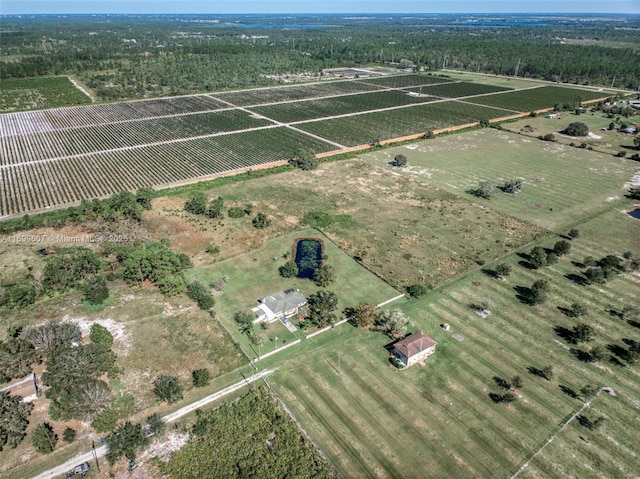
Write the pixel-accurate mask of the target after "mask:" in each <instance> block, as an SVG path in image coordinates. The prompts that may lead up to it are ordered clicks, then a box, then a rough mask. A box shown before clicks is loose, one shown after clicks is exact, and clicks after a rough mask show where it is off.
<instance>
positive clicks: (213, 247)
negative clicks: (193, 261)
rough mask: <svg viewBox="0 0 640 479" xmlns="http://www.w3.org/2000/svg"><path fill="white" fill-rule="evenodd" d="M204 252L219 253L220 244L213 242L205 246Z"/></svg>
mask: <svg viewBox="0 0 640 479" xmlns="http://www.w3.org/2000/svg"><path fill="white" fill-rule="evenodd" d="M206 252H207V253H209V254H218V253H220V246H218V245H215V244H210V245H209V246H207V249H206Z"/></svg>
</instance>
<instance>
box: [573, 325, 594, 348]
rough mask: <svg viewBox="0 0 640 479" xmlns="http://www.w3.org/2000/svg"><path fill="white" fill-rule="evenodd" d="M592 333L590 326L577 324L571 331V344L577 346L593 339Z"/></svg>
mask: <svg viewBox="0 0 640 479" xmlns="http://www.w3.org/2000/svg"><path fill="white" fill-rule="evenodd" d="M593 333H594V330H593V328H592V327H591V326H589V325H588V324H585V323H578V324H576V325H575V326H574V327H573V329H572V330H571V339H572V342H574V343H576V344H579V343H586V342H588V341H591V340H592V339H593Z"/></svg>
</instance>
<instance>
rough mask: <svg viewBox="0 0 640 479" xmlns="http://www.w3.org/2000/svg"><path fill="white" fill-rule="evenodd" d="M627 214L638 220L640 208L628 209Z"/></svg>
mask: <svg viewBox="0 0 640 479" xmlns="http://www.w3.org/2000/svg"><path fill="white" fill-rule="evenodd" d="M629 216H631V217H632V218H635V219H637V220H640V208H636V209H635V210H633V211H629Z"/></svg>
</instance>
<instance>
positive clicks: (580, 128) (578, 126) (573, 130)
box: [564, 121, 589, 136]
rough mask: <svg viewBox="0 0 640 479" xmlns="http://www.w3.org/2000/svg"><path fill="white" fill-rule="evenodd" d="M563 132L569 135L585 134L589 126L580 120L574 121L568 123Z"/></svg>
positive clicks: (587, 132)
mask: <svg viewBox="0 0 640 479" xmlns="http://www.w3.org/2000/svg"><path fill="white" fill-rule="evenodd" d="M564 132H565V134H567V135H569V136H587V135H588V134H589V127H588V126H587V125H586V124H584V123H582V122H579V121H576V122H573V123H569V125H568V126H567V127H566V128H565V130H564Z"/></svg>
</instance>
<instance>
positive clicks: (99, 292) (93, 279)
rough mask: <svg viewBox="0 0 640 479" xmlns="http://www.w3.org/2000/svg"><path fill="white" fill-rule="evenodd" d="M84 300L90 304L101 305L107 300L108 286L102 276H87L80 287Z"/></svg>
mask: <svg viewBox="0 0 640 479" xmlns="http://www.w3.org/2000/svg"><path fill="white" fill-rule="evenodd" d="M82 292H83V293H84V300H85V301H86V302H88V303H90V304H102V303H103V302H104V301H105V300H106V299H108V298H109V286H108V285H107V280H106V278H105V277H104V276H102V275H97V276H89V277H88V278H86V279H85V280H84V285H83V286H82Z"/></svg>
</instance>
